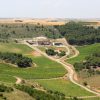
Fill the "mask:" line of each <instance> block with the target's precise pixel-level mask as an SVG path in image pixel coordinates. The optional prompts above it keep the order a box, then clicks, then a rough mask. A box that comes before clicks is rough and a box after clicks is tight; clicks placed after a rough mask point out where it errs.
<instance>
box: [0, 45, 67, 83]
mask: <svg viewBox="0 0 100 100" xmlns="http://www.w3.org/2000/svg"><path fill="white" fill-rule="evenodd" d="M0 51H1V52H2V51H3V52H15V53H22V54H28V53H29V54H30V52H32V51H33V50H32V49H31V48H29V47H27V46H26V45H22V44H11V43H10V44H5V43H4V44H2V45H0ZM28 57H30V58H32V60H33V62H34V63H35V65H36V66H35V67H34V66H33V67H31V68H26V69H21V68H18V67H14V66H11V65H8V64H4V63H0V72H1V73H0V81H3V82H14V81H15V79H14V76H17V77H21V78H25V79H36V78H37V79H38V78H39V79H40V78H54V77H60V76H63V75H64V74H66V73H67V72H66V70H65V69H64V68H63V66H62V65H60V64H58V63H56V62H54V61H51V60H49V59H47V58H45V57H44V56H40V57H34V55H28Z"/></svg>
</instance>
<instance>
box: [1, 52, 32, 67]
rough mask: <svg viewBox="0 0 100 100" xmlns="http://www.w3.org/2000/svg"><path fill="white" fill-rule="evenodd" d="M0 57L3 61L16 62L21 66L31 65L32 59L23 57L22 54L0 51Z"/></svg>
mask: <svg viewBox="0 0 100 100" xmlns="http://www.w3.org/2000/svg"><path fill="white" fill-rule="evenodd" d="M0 59H1V60H3V61H5V62H6V63H11V64H16V65H17V66H18V67H21V68H26V67H31V66H32V59H31V58H28V57H24V56H23V55H22V54H16V53H1V52H0Z"/></svg>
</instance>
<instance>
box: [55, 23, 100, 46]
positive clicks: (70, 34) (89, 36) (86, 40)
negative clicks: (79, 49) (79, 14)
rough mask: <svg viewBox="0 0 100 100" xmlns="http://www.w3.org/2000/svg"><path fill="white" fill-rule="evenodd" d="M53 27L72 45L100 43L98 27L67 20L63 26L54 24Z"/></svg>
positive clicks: (99, 28)
mask: <svg viewBox="0 0 100 100" xmlns="http://www.w3.org/2000/svg"><path fill="white" fill-rule="evenodd" d="M55 28H57V29H58V30H59V32H60V33H61V35H63V36H64V37H65V38H66V39H67V40H68V42H69V43H70V44H72V45H87V44H93V43H100V27H98V28H94V27H90V26H85V25H84V24H82V23H75V22H69V23H67V24H66V25H63V26H55Z"/></svg>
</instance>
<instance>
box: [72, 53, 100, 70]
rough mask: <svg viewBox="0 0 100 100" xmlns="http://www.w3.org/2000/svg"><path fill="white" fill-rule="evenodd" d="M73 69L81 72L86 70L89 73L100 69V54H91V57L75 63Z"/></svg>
mask: <svg viewBox="0 0 100 100" xmlns="http://www.w3.org/2000/svg"><path fill="white" fill-rule="evenodd" d="M74 67H75V69H76V70H77V71H81V70H83V69H88V70H89V71H90V70H91V69H92V70H91V71H94V70H93V69H96V68H98V67H100V52H96V53H93V54H92V55H90V56H88V57H86V58H85V60H84V62H80V63H75V64H74Z"/></svg>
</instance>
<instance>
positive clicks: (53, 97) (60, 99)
mask: <svg viewBox="0 0 100 100" xmlns="http://www.w3.org/2000/svg"><path fill="white" fill-rule="evenodd" d="M15 88H16V89H19V90H21V91H24V92H26V93H28V94H29V95H30V96H32V97H33V98H35V99H36V100H65V95H64V94H62V93H59V92H44V91H40V90H37V89H35V88H32V87H29V86H25V85H15Z"/></svg>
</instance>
